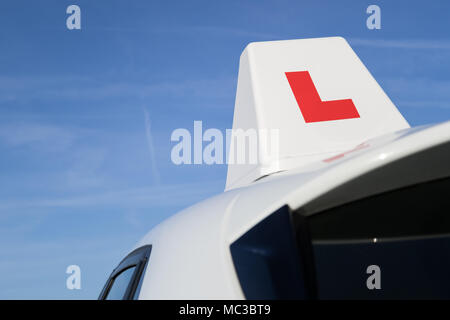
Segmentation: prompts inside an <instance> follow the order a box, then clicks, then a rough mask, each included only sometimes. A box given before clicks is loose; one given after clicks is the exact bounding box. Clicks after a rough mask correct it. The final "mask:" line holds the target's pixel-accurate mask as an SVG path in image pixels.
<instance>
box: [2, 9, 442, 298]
mask: <svg viewBox="0 0 450 320" xmlns="http://www.w3.org/2000/svg"><path fill="white" fill-rule="evenodd" d="M70 4H77V5H79V6H80V7H81V17H82V18H81V19H82V22H81V25H82V29H81V30H72V31H70V30H68V29H67V28H66V23H65V20H66V18H67V16H68V15H67V14H66V13H65V12H66V8H67V6H69V5H70ZM370 4H377V5H379V6H380V7H381V15H382V17H381V19H382V20H381V25H382V29H381V30H368V29H367V28H366V19H367V16H368V15H367V14H366V13H365V11H366V8H367V7H368V6H369V5H370ZM449 12H450V2H449V1H428V2H425V1H354V0H346V1H301V0H297V1H144V0H130V1H124V0H122V1H113V0H108V1H106V0H95V1H92V0H89V1H88V0H72V1H65V0H55V1H50V0H41V1H22V0H14V1H13V0H5V1H2V2H1V3H0V48H1V51H0V155H1V156H0V288H1V289H0V298H2V299H15V298H27V299H28V298H38V299H48V298H60V299H78V298H86V299H90V298H96V297H97V296H98V294H99V292H100V290H101V288H102V286H103V284H104V282H105V280H106V279H107V277H108V275H109V273H110V272H111V271H112V269H113V268H114V267H115V265H116V264H117V263H118V262H119V261H120V260H121V259H122V257H123V256H124V255H125V254H126V252H127V250H128V249H130V248H131V247H132V246H133V245H134V243H135V242H137V241H138V240H139V239H140V237H142V236H143V235H144V234H145V233H146V232H147V231H148V230H149V229H150V228H151V227H153V226H154V225H155V224H157V223H159V222H160V221H162V220H163V219H165V218H166V217H168V216H170V215H172V214H174V213H176V212H177V211H178V210H180V209H182V208H184V207H186V206H189V205H191V204H193V203H195V202H197V201H199V200H201V199H204V198H206V197H208V196H210V195H213V194H216V193H220V192H222V190H223V188H224V185H225V177H226V167H225V166H224V165H214V166H207V165H196V166H194V165H192V166H175V165H174V164H172V162H171V161H170V150H171V148H172V146H173V145H174V144H173V143H171V141H170V135H171V133H172V131H173V130H174V129H176V128H188V129H191V128H192V126H193V121H194V120H202V121H203V125H204V127H205V128H212V127H214V128H219V129H222V130H224V129H226V128H231V126H232V118H233V107H234V95H235V87H236V80H237V72H238V61H239V56H240V54H241V52H242V50H243V49H244V47H245V45H246V44H247V43H249V42H252V41H263V40H282V39H295V38H309V37H324V36H344V37H345V38H347V40H348V41H349V42H350V44H351V45H352V47H353V48H354V50H355V51H356V53H357V54H358V55H359V56H360V58H361V60H362V61H363V62H364V63H365V65H366V66H367V67H368V69H369V70H370V71H371V72H372V74H373V75H374V77H375V78H376V79H377V80H378V82H379V83H380V84H381V86H382V87H383V88H384V90H385V91H386V93H387V94H388V95H389V96H390V97H391V99H392V100H393V102H394V103H395V104H396V105H397V106H398V108H399V110H400V111H401V112H402V114H403V115H404V116H405V118H406V119H407V120H408V121H409V123H410V124H411V125H420V124H425V123H433V122H440V121H445V120H449V119H450V104H449V103H448V102H449V100H450V99H449V98H450V20H449V19H448V13H449ZM71 264H77V265H79V266H80V267H81V271H82V280H81V281H82V283H81V285H82V289H81V290H67V289H66V287H65V283H66V278H67V276H68V275H67V274H66V273H65V270H66V267H67V266H68V265H71Z"/></svg>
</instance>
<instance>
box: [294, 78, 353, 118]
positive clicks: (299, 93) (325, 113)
mask: <svg viewBox="0 0 450 320" xmlns="http://www.w3.org/2000/svg"><path fill="white" fill-rule="evenodd" d="M286 77H287V79H288V82H289V85H290V86H291V89H292V92H293V93H294V96H295V99H296V100H297V104H298V106H299V108H300V112H301V113H302V115H303V118H304V119H305V122H307V123H308V122H319V121H332V120H342V119H352V118H359V113H358V110H356V107H355V105H354V104H353V101H352V99H344V100H331V101H322V100H321V99H320V96H319V94H318V93H317V89H316V87H315V86H314V83H313V81H312V79H311V76H310V75H309V72H308V71H296V72H286Z"/></svg>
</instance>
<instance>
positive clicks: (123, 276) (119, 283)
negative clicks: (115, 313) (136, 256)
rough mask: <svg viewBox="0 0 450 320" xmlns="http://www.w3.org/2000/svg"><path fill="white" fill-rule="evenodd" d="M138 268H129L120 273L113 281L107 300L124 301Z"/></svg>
mask: <svg viewBox="0 0 450 320" xmlns="http://www.w3.org/2000/svg"><path fill="white" fill-rule="evenodd" d="M135 271H136V266H134V267H131V268H128V269H126V270H124V271H122V272H121V273H119V274H118V275H117V276H116V277H115V278H114V279H113V280H112V285H111V288H110V289H109V292H108V295H107V296H106V300H122V299H123V298H124V297H125V293H126V292H127V289H128V286H129V285H130V283H131V280H132V278H133V274H134V272H135Z"/></svg>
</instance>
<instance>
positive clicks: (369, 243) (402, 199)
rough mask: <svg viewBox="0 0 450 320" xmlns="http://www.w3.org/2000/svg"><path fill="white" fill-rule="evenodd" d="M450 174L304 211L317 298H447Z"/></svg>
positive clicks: (449, 265)
mask: <svg viewBox="0 0 450 320" xmlns="http://www.w3.org/2000/svg"><path fill="white" fill-rule="evenodd" d="M449 190H450V179H449V178H445V179H440V180H436V181H432V182H427V183H421V184H418V185H414V186H409V187H405V188H402V189H399V190H395V191H391V192H386V193H383V194H379V195H376V196H372V197H368V198H365V199H361V200H358V201H354V202H351V203H349V204H345V205H342V206H339V207H336V208H333V209H330V210H326V211H324V212H321V213H317V214H314V215H311V216H309V217H306V224H307V227H308V233H309V236H310V245H311V249H312V250H311V255H310V257H309V259H311V260H312V261H313V264H314V273H315V274H310V276H313V277H315V279H316V284H317V287H316V289H317V297H318V298H319V299H347V298H352V299H360V298H362V299H431V298H434V299H436V298H437V299H439V298H450V290H448V288H449V287H450V275H449V273H448V270H450V197H448V191H449Z"/></svg>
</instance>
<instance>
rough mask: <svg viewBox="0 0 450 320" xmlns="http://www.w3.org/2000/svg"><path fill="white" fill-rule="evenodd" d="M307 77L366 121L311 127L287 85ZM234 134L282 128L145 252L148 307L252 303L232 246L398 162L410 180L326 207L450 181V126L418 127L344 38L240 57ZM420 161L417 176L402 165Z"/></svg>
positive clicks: (274, 45)
mask: <svg viewBox="0 0 450 320" xmlns="http://www.w3.org/2000/svg"><path fill="white" fill-rule="evenodd" d="M299 70H308V71H309V72H310V74H311V77H312V79H313V80H314V84H315V85H316V86H317V90H318V92H319V94H320V96H321V98H322V100H323V101H326V100H336V99H347V98H351V99H352V100H353V102H354V104H355V106H356V108H357V110H358V113H359V115H360V117H358V118H353V119H342V120H334V121H318V122H312V123H306V122H305V121H304V119H303V118H302V115H301V113H300V112H299V106H298V105H297V103H296V101H295V99H294V97H293V95H292V91H291V88H290V87H289V85H288V82H287V81H286V79H285V78H284V77H285V72H292V71H299ZM233 128H243V129H248V128H269V129H273V128H276V129H279V130H280V134H279V136H280V140H281V142H280V146H279V150H278V153H277V154H276V155H275V157H271V158H263V159H262V161H260V162H259V163H257V164H248V165H239V164H233V165H229V170H228V177H227V185H226V191H225V192H224V193H222V194H219V195H217V196H214V197H212V198H210V199H207V200H205V201H202V202H200V203H198V204H196V205H194V206H191V207H189V208H187V209H185V210H183V211H181V212H179V213H177V214H176V215H173V216H172V217H170V218H169V219H167V220H166V221H164V222H163V223H161V224H159V225H158V226H156V227H155V228H154V229H152V230H151V231H150V232H149V233H148V234H147V235H146V236H145V237H144V238H143V239H141V240H140V241H139V242H138V243H137V244H136V246H135V248H134V249H136V248H140V247H142V246H145V245H151V246H152V249H151V254H150V257H149V261H148V265H147V267H146V268H145V271H144V274H143V276H142V280H141V281H142V283H141V285H140V290H139V295H138V298H139V299H245V298H246V296H245V294H244V292H243V289H242V286H241V284H240V280H239V277H238V275H237V273H236V268H235V265H234V262H233V258H232V255H231V253H230V245H231V244H232V243H233V242H235V241H236V240H237V239H239V238H240V237H241V236H242V235H244V234H245V233H246V232H247V231H248V230H250V229H251V228H252V227H254V226H255V225H257V224H258V223H259V222H260V221H261V220H263V219H265V218H266V217H268V216H269V215H270V214H272V213H273V212H275V211H276V210H277V209H279V208H281V207H283V206H285V205H287V206H289V208H292V209H293V210H296V209H298V208H301V207H303V206H305V205H309V204H311V203H313V204H314V201H315V200H317V199H319V198H321V197H322V198H323V197H325V198H323V199H325V200H326V199H327V198H326V197H327V195H328V194H330V193H333V192H334V191H333V190H337V191H336V192H339V187H340V186H343V185H345V184H346V183H351V182H352V181H355V179H358V178H360V177H364V176H366V175H367V174H369V173H371V172H374V171H375V170H381V171H380V172H382V170H384V169H383V168H387V165H389V164H392V163H397V164H398V163H400V164H401V165H400V166H401V167H405V170H408V171H407V172H408V174H404V173H401V172H399V170H395V171H394V172H393V171H392V170H391V171H389V169H386V170H388V171H387V172H388V174H386V175H385V176H384V178H383V179H384V180H383V183H382V185H383V186H382V187H381V189H380V187H379V186H376V185H375V184H373V183H371V182H370V181H371V180H370V179H369V180H368V182H364V185H365V186H366V188H364V190H361V191H360V192H352V193H351V194H348V193H347V194H345V193H344V194H338V195H339V196H338V197H331V198H330V199H328V200H326V201H325V202H324V203H326V204H323V206H325V207H330V206H335V205H339V204H341V203H346V202H348V201H352V200H354V199H359V198H362V197H364V196H367V195H372V194H377V193H379V192H382V191H386V190H393V189H396V188H400V187H402V186H407V185H411V184H414V183H419V182H424V181H430V180H433V179H436V178H440V177H443V176H448V174H449V169H448V167H449V166H450V165H449V164H448V162H446V161H448V160H449V158H448V154H449V149H450V122H444V123H441V124H436V125H430V126H423V127H418V128H409V125H408V124H407V122H406V121H405V120H404V119H403V117H402V116H401V114H400V113H399V112H398V110H397V109H396V107H395V106H394V104H393V103H392V102H391V101H390V100H389V98H388V97H387V95H386V94H385V93H384V92H383V90H382V89H381V88H380V87H379V86H378V84H377V83H376V81H375V80H374V79H373V78H372V76H371V75H370V73H369V72H368V71H367V69H365V67H364V65H363V64H362V63H361V62H360V60H359V59H358V57H357V56H356V54H355V53H354V52H353V51H352V50H351V48H350V46H349V45H348V44H347V42H346V41H345V40H344V39H342V38H321V39H307V40H290V41H275V42H262V43H252V44H250V45H249V46H248V47H247V48H246V50H245V51H244V53H243V55H242V56H241V64H240V71H239V80H238V89H237V97H236V106H235V116H234V123H233ZM231 147H233V145H232V146H231ZM433 148H434V149H433ZM436 148H437V149H436ZM427 150H435V151H436V150H437V151H438V152H427ZM263 151H264V150H263ZM415 155H421V156H420V159H419V158H418V160H415V162H414V161H413V163H414V166H416V165H417V163H419V167H418V168H414V167H411V166H412V165H411V164H410V162H408V161H407V160H405V162H404V165H402V161H403V159H414V157H415ZM424 155H425V156H424ZM440 155H442V156H443V158H440ZM443 161H445V163H443ZM439 163H441V164H442V165H439ZM436 164H437V165H436ZM423 168H428V169H427V170H424V169H423ZM396 172H398V174H396ZM371 179H372V178H371ZM255 180H257V181H255ZM314 205H315V206H318V207H317V209H316V210H320V209H321V208H320V206H321V205H322V204H320V203H319V204H317V203H315V204H314ZM322 209H323V208H322Z"/></svg>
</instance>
